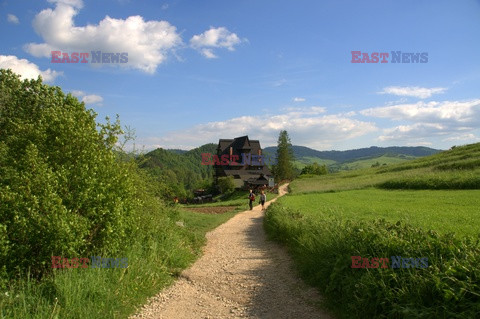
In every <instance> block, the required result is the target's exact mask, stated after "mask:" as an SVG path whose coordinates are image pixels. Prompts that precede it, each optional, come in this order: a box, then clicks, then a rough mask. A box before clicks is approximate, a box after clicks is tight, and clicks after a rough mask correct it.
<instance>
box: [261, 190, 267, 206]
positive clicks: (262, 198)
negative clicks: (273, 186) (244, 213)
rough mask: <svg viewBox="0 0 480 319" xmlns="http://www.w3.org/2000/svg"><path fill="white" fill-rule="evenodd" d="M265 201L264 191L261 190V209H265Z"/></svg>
mask: <svg viewBox="0 0 480 319" xmlns="http://www.w3.org/2000/svg"><path fill="white" fill-rule="evenodd" d="M266 201H267V195H266V194H265V191H262V193H261V194H260V204H262V210H265V202H266Z"/></svg>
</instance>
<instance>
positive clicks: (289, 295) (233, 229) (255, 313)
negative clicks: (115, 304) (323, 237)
mask: <svg viewBox="0 0 480 319" xmlns="http://www.w3.org/2000/svg"><path fill="white" fill-rule="evenodd" d="M286 187H287V186H286V185H285V186H283V187H282V188H281V189H280V195H283V194H284V193H285V192H286ZM274 200H275V199H274ZM274 200H272V201H270V202H267V203H266V204H265V205H269V204H270V203H271V202H273V201H274ZM207 239H208V241H207V245H206V247H205V250H204V254H203V255H202V257H201V258H200V259H198V260H197V261H196V262H195V263H194V264H193V265H192V266H191V267H190V268H189V269H187V270H185V271H184V272H183V273H182V275H181V277H180V278H179V279H178V280H177V281H176V282H175V283H174V284H173V285H172V286H170V287H169V288H167V289H165V290H163V291H162V292H161V293H159V294H158V295H156V296H155V297H153V298H151V299H150V301H149V303H148V304H146V305H145V306H144V307H143V308H142V309H140V311H139V312H138V313H137V314H136V315H135V316H133V317H131V318H330V316H329V315H328V314H327V313H326V312H324V311H322V310H319V308H318V307H316V306H315V304H318V301H319V300H320V298H321V297H320V296H319V295H318V293H317V292H316V290H314V289H312V288H309V287H307V286H306V285H305V284H304V283H303V282H302V281H301V280H300V279H299V278H298V277H297V276H296V274H295V271H294V270H292V262H291V260H290V258H289V256H288V255H287V253H286V252H285V249H284V248H282V247H279V246H278V245H277V244H276V243H274V242H271V241H268V240H267V239H266V235H265V232H264V230H263V212H262V211H261V206H260V205H257V206H256V207H254V209H253V210H251V211H245V212H242V213H239V214H237V215H236V216H234V217H233V218H231V219H230V220H229V221H228V222H226V223H225V224H223V225H221V226H219V227H217V228H216V229H215V230H213V231H211V232H209V233H208V234H207Z"/></svg>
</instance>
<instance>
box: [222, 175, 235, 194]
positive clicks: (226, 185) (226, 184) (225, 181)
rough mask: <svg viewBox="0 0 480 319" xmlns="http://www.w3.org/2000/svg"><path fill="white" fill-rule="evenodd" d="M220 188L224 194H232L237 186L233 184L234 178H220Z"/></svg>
mask: <svg viewBox="0 0 480 319" xmlns="http://www.w3.org/2000/svg"><path fill="white" fill-rule="evenodd" d="M218 188H220V192H221V193H222V194H227V193H231V192H233V191H234V190H235V184H234V182H233V176H226V177H219V178H218Z"/></svg>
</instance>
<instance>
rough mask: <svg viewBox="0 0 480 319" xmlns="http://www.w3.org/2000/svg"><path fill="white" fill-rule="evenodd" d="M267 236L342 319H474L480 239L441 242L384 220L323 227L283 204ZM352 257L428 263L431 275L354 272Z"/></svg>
mask: <svg viewBox="0 0 480 319" xmlns="http://www.w3.org/2000/svg"><path fill="white" fill-rule="evenodd" d="M265 228H266V230H267V233H268V234H269V236H270V237H271V238H273V239H275V240H277V241H280V242H283V243H285V244H286V245H287V246H288V248H289V249H290V251H291V253H292V255H293V258H294V261H295V263H296V265H297V267H298V269H299V272H300V274H301V276H302V277H303V278H304V279H305V280H306V281H307V282H309V283H310V284H312V285H314V286H316V287H318V288H319V289H320V290H321V292H322V293H323V294H324V297H325V298H326V302H327V304H328V305H329V306H330V307H331V308H332V309H333V310H334V311H335V312H337V313H338V314H339V316H340V317H345V318H347V317H348V318H352V317H353V318H366V317H376V318H377V317H378V318H476V317H478V316H479V315H480V284H479V282H480V270H479V268H478V265H479V263H480V238H471V237H466V238H462V239H457V238H455V236H454V235H452V234H447V235H439V234H437V233H436V232H434V231H425V230H421V229H418V228H414V227H411V226H409V225H405V224H401V223H396V224H392V223H388V222H386V221H384V220H376V221H350V220H338V219H327V220H320V219H315V218H312V217H309V216H304V215H303V214H301V213H300V212H297V211H293V210H290V209H288V208H286V207H284V206H282V205H281V203H274V204H272V205H271V206H270V207H269V209H268V210H267V214H266V218H265ZM351 256H362V257H366V258H372V257H380V258H383V257H387V258H389V259H390V258H391V256H403V257H407V258H409V257H413V258H420V257H427V258H428V268H424V269H417V268H399V269H393V268H387V269H382V268H372V269H368V268H365V269H353V268H351V265H352V260H351Z"/></svg>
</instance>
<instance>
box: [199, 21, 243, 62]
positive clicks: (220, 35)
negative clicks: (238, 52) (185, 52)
mask: <svg viewBox="0 0 480 319" xmlns="http://www.w3.org/2000/svg"><path fill="white" fill-rule="evenodd" d="M243 41H246V40H242V39H240V38H239V37H238V36H237V35H236V34H235V33H232V32H230V31H228V30H227V28H225V27H219V28H214V27H210V29H209V30H207V31H205V32H203V33H202V34H197V35H194V36H193V37H192V38H191V39H190V45H191V47H192V48H194V49H196V50H198V51H199V52H200V53H201V54H202V55H203V56H205V57H206V58H207V59H213V58H217V55H216V54H215V53H214V50H213V49H215V48H224V49H227V50H229V51H234V50H235V46H236V45H239V44H240V43H241V42H243Z"/></svg>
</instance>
